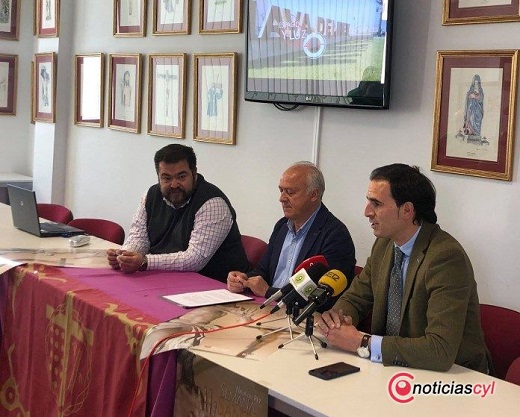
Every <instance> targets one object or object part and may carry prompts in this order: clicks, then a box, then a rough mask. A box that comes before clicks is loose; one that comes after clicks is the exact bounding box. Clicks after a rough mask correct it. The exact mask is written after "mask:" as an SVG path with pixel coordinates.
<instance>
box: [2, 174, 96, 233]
mask: <svg viewBox="0 0 520 417" xmlns="http://www.w3.org/2000/svg"><path fill="white" fill-rule="evenodd" d="M7 192H8V193H9V202H10V204H11V215H12V216H13V224H14V227H16V228H18V229H20V230H23V231H24V232H27V233H30V234H32V235H35V236H39V237H55V236H63V237H68V236H74V235H81V234H86V232H85V231H84V230H81V229H78V228H77V227H73V226H69V225H68V224H62V223H54V222H40V218H39V217H38V206H37V204H36V193H35V192H34V191H32V190H28V189H26V188H22V187H17V186H15V185H12V184H7Z"/></svg>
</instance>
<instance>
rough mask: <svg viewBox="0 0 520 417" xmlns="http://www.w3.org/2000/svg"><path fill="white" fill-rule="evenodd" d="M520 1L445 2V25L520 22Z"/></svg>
mask: <svg viewBox="0 0 520 417" xmlns="http://www.w3.org/2000/svg"><path fill="white" fill-rule="evenodd" d="M519 2H520V0H495V1H493V2H492V4H491V5H490V4H489V0H444V4H443V10H442V24H443V25H464V24H471V23H501V22H517V21H520V3H519Z"/></svg>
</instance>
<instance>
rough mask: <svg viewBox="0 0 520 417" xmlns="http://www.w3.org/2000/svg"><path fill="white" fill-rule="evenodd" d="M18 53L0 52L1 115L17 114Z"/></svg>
mask: <svg viewBox="0 0 520 417" xmlns="http://www.w3.org/2000/svg"><path fill="white" fill-rule="evenodd" d="M17 78H18V55H4V54H0V116H3V115H15V114H16V87H17Z"/></svg>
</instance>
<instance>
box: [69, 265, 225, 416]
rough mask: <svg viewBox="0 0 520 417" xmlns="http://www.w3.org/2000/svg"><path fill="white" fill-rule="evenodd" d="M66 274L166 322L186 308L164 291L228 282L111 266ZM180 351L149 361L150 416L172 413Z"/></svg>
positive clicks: (209, 287) (210, 287) (71, 270)
mask: <svg viewBox="0 0 520 417" xmlns="http://www.w3.org/2000/svg"><path fill="white" fill-rule="evenodd" d="M66 273H67V275H70V276H73V277H74V278H75V279H77V280H79V281H81V282H83V283H85V284H88V285H89V286H90V287H92V288H96V289H99V290H101V291H103V292H105V293H107V294H109V295H111V296H113V297H114V298H117V299H118V300H120V301H121V302H123V303H125V304H127V305H129V306H131V307H134V308H136V309H139V310H141V311H142V312H144V313H146V314H148V315H151V316H153V317H156V318H157V322H158V323H159V322H163V321H166V320H169V319H172V318H175V317H179V316H181V315H182V314H184V313H185V312H186V311H187V310H186V309H185V308H183V307H180V306H178V305H176V304H174V303H172V302H170V301H167V300H165V299H164V298H162V296H164V295H172V294H182V293H186V292H192V291H204V290H213V289H219V288H226V284H224V283H221V282H219V281H216V280H213V279H210V278H207V277H205V276H202V275H200V274H197V273H193V272H162V271H161V272H158V271H144V272H137V273H134V274H130V275H126V274H123V273H121V272H119V271H113V270H109V269H106V270H105V269H86V268H68V269H67V270H66ZM176 367H177V355H176V354H175V351H173V352H164V353H160V354H158V355H155V356H154V357H153V358H151V360H150V362H149V371H148V392H147V405H146V416H147V417H172V416H173V404H174V396H175V380H176Z"/></svg>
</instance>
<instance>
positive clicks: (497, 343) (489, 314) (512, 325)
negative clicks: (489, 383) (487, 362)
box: [480, 304, 520, 379]
mask: <svg viewBox="0 0 520 417" xmlns="http://www.w3.org/2000/svg"><path fill="white" fill-rule="evenodd" d="M480 320H481V323H482V330H483V331H484V338H485V340H486V345H487V348H488V349H489V352H490V353H491V360H492V362H493V368H494V373H493V376H495V377H497V378H500V379H504V378H505V377H506V373H507V370H508V369H509V367H510V365H511V363H513V361H514V360H515V359H516V358H518V357H520V331H519V329H520V312H518V311H514V310H510V309H508V308H504V307H499V306H494V305H490V304H480Z"/></svg>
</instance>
